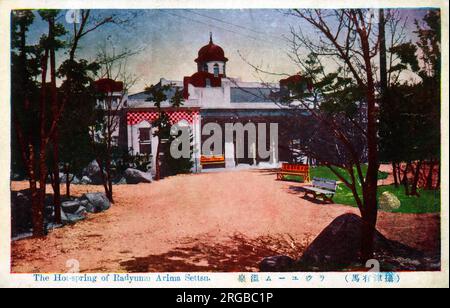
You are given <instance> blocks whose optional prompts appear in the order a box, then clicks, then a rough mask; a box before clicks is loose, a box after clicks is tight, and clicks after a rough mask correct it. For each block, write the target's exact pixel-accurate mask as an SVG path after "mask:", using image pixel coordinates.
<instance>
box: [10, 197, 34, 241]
mask: <svg viewBox="0 0 450 308" xmlns="http://www.w3.org/2000/svg"><path fill="white" fill-rule="evenodd" d="M31 215H32V213H31V196H30V193H29V191H19V192H11V231H12V236H16V235H18V234H22V233H26V232H29V231H30V230H31V229H32V220H31Z"/></svg>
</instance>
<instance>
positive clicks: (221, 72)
mask: <svg viewBox="0 0 450 308" xmlns="http://www.w3.org/2000/svg"><path fill="white" fill-rule="evenodd" d="M195 62H196V64H197V71H196V72H195V73H194V74H192V75H191V76H187V77H184V79H183V81H175V80H166V79H164V78H162V79H161V80H160V82H159V84H158V85H157V86H164V85H172V89H171V90H170V91H168V92H166V95H167V97H168V100H167V101H166V102H165V103H163V104H162V106H163V108H164V109H165V111H166V112H167V114H168V115H169V117H170V121H171V123H172V124H176V123H179V124H181V125H185V126H189V127H190V128H191V132H192V135H193V142H194V158H193V159H194V162H195V166H194V171H200V170H202V164H201V156H202V155H204V156H208V155H209V154H210V153H200V152H201V150H200V149H201V145H202V144H203V142H204V140H205V139H207V138H208V136H202V127H203V126H204V125H205V124H206V123H211V122H214V123H218V124H219V125H221V126H223V125H224V123H238V122H240V123H243V124H245V123H248V122H249V121H252V122H254V123H261V122H264V123H272V122H276V123H283V121H284V120H285V119H286V117H287V116H290V115H291V113H292V111H291V110H290V109H289V108H285V107H282V106H280V105H279V104H277V103H276V102H275V101H276V99H275V98H276V96H277V93H279V92H280V85H279V84H263V83H259V82H244V81H242V80H240V79H237V78H232V77H229V76H228V75H227V72H226V67H227V63H228V59H227V58H226V57H225V53H224V51H223V49H222V48H221V47H220V46H218V45H215V44H214V43H213V40H212V36H211V38H210V41H209V43H208V44H207V45H205V46H203V47H202V48H201V49H200V50H199V52H198V57H197V59H195ZM290 78H301V77H299V76H293V77H290ZM290 78H288V79H285V80H282V81H281V82H280V84H281V85H283V82H284V83H286V82H289V81H290ZM176 89H178V90H182V91H183V97H184V102H183V106H182V107H180V108H177V109H174V108H171V107H170V103H169V101H170V99H171V98H172V96H173V95H174V93H175V91H176ZM122 114H123V115H124V117H126V132H125V129H123V132H122V133H119V134H122V135H123V134H126V136H123V137H120V136H119V137H118V138H120V139H123V140H127V142H126V146H127V148H128V150H129V151H130V152H131V153H133V154H148V155H152V156H153V163H152V166H155V164H154V157H155V155H153V154H154V153H155V152H156V148H157V144H158V142H157V141H158V140H157V137H155V136H154V134H153V133H154V130H155V128H154V127H152V122H153V121H154V120H155V119H157V117H158V113H157V110H156V108H155V106H154V102H151V101H149V95H148V94H146V93H145V92H140V93H136V94H132V95H129V96H128V97H127V100H126V104H125V106H124V112H123V113H122ZM123 120H124V123H125V118H124V119H123ZM121 126H122V127H125V124H123V125H121ZM288 129H289V128H288ZM123 146H125V144H123ZM254 147H256V145H254ZM222 148H223V152H222V156H224V158H225V161H226V164H225V163H224V164H223V165H222V167H234V166H236V165H237V164H241V163H244V164H250V165H252V164H258V163H261V162H262V160H261V159H259V158H258V157H257V155H256V153H253V154H251V155H250V153H246V154H249V155H248V156H251V157H247V158H246V159H237V158H236V157H235V148H236V145H235V142H233V143H229V144H225V141H224V144H223V147H222ZM280 155H281V156H282V154H280ZM278 160H279V158H278V157H277V158H276V161H272V162H271V163H277V162H278ZM266 162H267V161H266ZM217 166H221V164H218V165H217ZM203 167H204V166H203Z"/></svg>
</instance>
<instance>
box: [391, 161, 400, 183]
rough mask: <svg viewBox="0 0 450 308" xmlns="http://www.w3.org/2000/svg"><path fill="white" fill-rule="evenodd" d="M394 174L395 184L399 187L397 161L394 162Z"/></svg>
mask: <svg viewBox="0 0 450 308" xmlns="http://www.w3.org/2000/svg"><path fill="white" fill-rule="evenodd" d="M392 174H393V175H394V185H395V187H396V188H398V186H399V185H398V176H397V175H398V173H397V163H395V162H392Z"/></svg>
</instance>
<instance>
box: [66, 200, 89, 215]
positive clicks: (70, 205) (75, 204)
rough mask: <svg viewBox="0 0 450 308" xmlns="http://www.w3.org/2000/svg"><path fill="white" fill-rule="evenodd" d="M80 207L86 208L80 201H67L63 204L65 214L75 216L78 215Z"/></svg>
mask: <svg viewBox="0 0 450 308" xmlns="http://www.w3.org/2000/svg"><path fill="white" fill-rule="evenodd" d="M80 207H84V206H83V203H82V202H81V201H80V200H72V201H65V202H63V203H61V208H62V210H63V211H64V213H68V214H74V213H76V212H77V211H78V210H79V209H80Z"/></svg>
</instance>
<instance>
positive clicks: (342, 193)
mask: <svg viewBox="0 0 450 308" xmlns="http://www.w3.org/2000/svg"><path fill="white" fill-rule="evenodd" d="M386 191H388V192H390V193H392V194H394V195H395V196H397V198H398V199H399V200H400V202H401V206H400V208H399V209H397V210H392V211H391V212H393V213H410V214H425V213H439V212H440V211H441V193H440V191H434V190H419V194H420V197H415V196H407V195H406V194H405V188H404V187H403V186H399V187H398V188H396V187H395V185H385V186H379V187H378V197H380V196H381V194H382V193H384V192H386ZM360 195H361V193H360ZM333 201H334V202H336V203H338V204H344V205H350V206H353V207H357V205H356V202H355V199H354V198H353V194H352V192H351V190H350V189H348V188H347V186H345V185H344V184H340V185H339V186H338V189H337V192H336V195H335V196H334V198H333Z"/></svg>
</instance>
